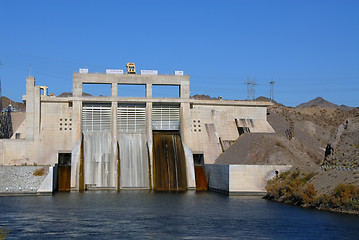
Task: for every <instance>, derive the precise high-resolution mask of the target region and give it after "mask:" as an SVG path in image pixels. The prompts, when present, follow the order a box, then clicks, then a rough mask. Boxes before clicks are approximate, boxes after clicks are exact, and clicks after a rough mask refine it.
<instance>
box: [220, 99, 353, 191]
mask: <svg viewBox="0 0 359 240" xmlns="http://www.w3.org/2000/svg"><path fill="white" fill-rule="evenodd" d="M311 102H312V103H314V105H315V107H314V106H313V105H312V104H308V105H307V106H306V105H305V104H304V105H299V107H297V108H291V107H285V106H280V105H274V106H273V107H270V108H269V109H268V114H269V115H268V122H269V123H270V124H271V126H272V127H273V128H274V129H275V131H276V132H275V133H273V134H269V133H267V134H263V133H246V134H244V135H242V136H240V137H239V138H238V139H237V140H236V142H235V143H234V144H233V145H232V146H231V147H230V148H229V149H228V150H226V151H225V152H223V153H222V154H221V155H220V156H219V157H218V159H217V160H216V163H218V164H292V165H293V168H292V169H293V170H295V169H298V170H300V171H301V172H303V173H306V174H308V173H311V172H314V173H315V176H314V178H313V179H312V180H311V182H312V183H313V184H314V186H315V188H316V189H317V191H318V192H320V193H326V192H329V191H331V190H333V189H334V188H335V187H336V186H337V185H338V184H340V183H352V184H356V185H358V184H359V108H352V109H351V110H350V111H348V110H343V109H340V108H338V107H339V106H338V105H335V104H332V103H330V102H327V101H325V100H324V101H322V100H321V99H317V100H315V101H314V100H313V101H311ZM323 105H325V106H326V107H322V106H323ZM290 122H293V123H294V135H293V138H291V137H290V135H288V132H289V128H290V127H289V126H290Z"/></svg>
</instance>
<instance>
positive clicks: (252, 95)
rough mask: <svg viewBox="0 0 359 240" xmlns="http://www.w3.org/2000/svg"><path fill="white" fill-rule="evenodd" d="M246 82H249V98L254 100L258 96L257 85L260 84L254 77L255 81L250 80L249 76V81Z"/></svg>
mask: <svg viewBox="0 0 359 240" xmlns="http://www.w3.org/2000/svg"><path fill="white" fill-rule="evenodd" d="M244 84H247V99H248V100H251V101H253V100H254V99H255V96H256V89H255V87H256V85H258V84H257V83H256V78H255V77H254V78H253V81H249V77H247V82H245V83H244Z"/></svg>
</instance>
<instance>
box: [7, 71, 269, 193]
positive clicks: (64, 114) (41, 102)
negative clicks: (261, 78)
mask: <svg viewBox="0 0 359 240" xmlns="http://www.w3.org/2000/svg"><path fill="white" fill-rule="evenodd" d="M128 73H130V74H123V72H121V71H108V72H107V73H88V72H87V71H80V73H74V74H73V89H72V94H68V95H67V96H62V95H60V96H58V97H55V96H51V95H48V94H47V87H46V86H37V85H36V83H35V79H34V78H33V77H27V78H26V95H24V96H23V101H24V102H25V103H26V118H25V120H24V121H23V123H22V124H21V125H20V127H18V128H17V129H15V131H14V134H13V137H12V138H11V139H6V140H1V141H0V152H1V153H2V154H0V163H1V164H2V165H3V166H12V165H24V164H26V165H50V166H55V165H57V169H58V170H57V171H58V186H59V189H60V190H64V191H70V190H71V191H82V190H86V189H87V190H91V189H113V190H120V189H153V190H158V191H162V190H165V191H167V190H187V189H195V188H196V176H195V175H196V174H195V166H204V165H206V164H213V163H214V162H215V160H216V158H217V157H218V156H219V155H220V154H221V153H222V152H223V151H225V150H226V149H227V148H228V147H230V145H231V144H232V143H233V142H234V141H235V140H236V139H237V138H238V137H239V136H240V135H241V134H242V133H243V132H248V131H250V132H274V130H273V128H272V127H271V126H270V125H269V124H268V122H267V119H266V118H267V109H266V108H267V106H269V105H270V103H268V102H257V101H229V100H222V99H221V100H200V99H191V98H190V77H189V76H188V75H187V76H186V75H183V74H182V73H179V74H178V72H177V74H174V75H158V74H157V72H155V73H154V72H153V71H152V72H151V71H148V72H146V71H143V72H142V74H135V72H131V69H130V70H129V71H128ZM131 73H133V74H131ZM86 84H106V85H107V86H110V89H111V90H110V92H109V93H108V95H107V96H89V95H88V94H83V93H84V91H83V86H85V85H86ZM121 85H142V86H145V87H144V88H145V96H143V97H121V96H119V91H121ZM158 85H167V86H176V88H178V92H179V94H178V96H177V97H174V98H160V97H153V96H152V89H153V88H155V87H156V86H158ZM15 136H16V137H15ZM208 169H211V168H210V167H209V168H208ZM221 171H222V170H221ZM216 174H218V173H216ZM212 175H213V176H214V175H215V173H213V174H212Z"/></svg>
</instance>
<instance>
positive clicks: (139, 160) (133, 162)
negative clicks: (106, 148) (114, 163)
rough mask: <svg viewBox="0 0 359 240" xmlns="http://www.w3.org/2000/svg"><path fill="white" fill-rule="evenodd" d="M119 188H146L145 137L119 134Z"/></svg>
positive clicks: (146, 155) (146, 156) (143, 135)
mask: <svg viewBox="0 0 359 240" xmlns="http://www.w3.org/2000/svg"><path fill="white" fill-rule="evenodd" d="M118 139H119V140H118V141H119V147H120V168H121V170H120V186H121V188H148V187H149V184H148V182H149V176H148V150H147V146H146V135H145V134H138V133H126V134H122V133H121V134H120V135H119V137H118Z"/></svg>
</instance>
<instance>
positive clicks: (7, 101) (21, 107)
mask: <svg viewBox="0 0 359 240" xmlns="http://www.w3.org/2000/svg"><path fill="white" fill-rule="evenodd" d="M1 102H2V106H3V108H7V107H8V106H9V105H10V104H11V106H12V107H13V108H16V109H18V110H20V111H25V110H26V107H25V104H24V103H21V102H15V101H12V100H11V99H9V98H7V97H5V96H2V97H1Z"/></svg>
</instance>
